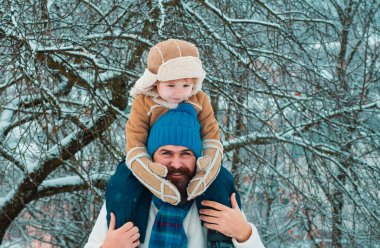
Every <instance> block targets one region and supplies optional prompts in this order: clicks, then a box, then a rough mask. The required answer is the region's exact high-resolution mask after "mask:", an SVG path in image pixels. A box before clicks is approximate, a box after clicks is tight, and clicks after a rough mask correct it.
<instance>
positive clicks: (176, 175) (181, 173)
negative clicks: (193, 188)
mask: <svg viewBox="0 0 380 248" xmlns="http://www.w3.org/2000/svg"><path fill="white" fill-rule="evenodd" d="M167 169H168V174H167V176H166V179H168V180H169V181H170V182H171V183H172V184H173V185H174V186H176V187H177V189H178V191H179V193H180V194H181V202H180V203H179V204H184V203H187V202H188V200H187V185H189V182H190V180H191V178H192V177H193V176H194V174H195V171H191V170H190V169H189V168H186V167H181V168H173V167H171V166H168V167H167Z"/></svg>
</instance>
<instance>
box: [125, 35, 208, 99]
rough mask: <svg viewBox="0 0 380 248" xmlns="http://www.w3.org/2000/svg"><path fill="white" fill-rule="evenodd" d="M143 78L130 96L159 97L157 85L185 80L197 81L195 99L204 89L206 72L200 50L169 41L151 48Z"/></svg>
mask: <svg viewBox="0 0 380 248" xmlns="http://www.w3.org/2000/svg"><path fill="white" fill-rule="evenodd" d="M147 67H148V68H146V69H145V71H144V74H143V75H142V76H141V77H140V78H139V79H138V80H137V81H136V83H135V85H134V86H133V88H132V89H131V93H130V94H131V96H133V97H135V96H136V95H139V94H143V95H147V96H152V97H158V93H157V90H156V88H155V87H154V84H155V83H156V82H157V81H170V80H176V79H182V78H195V79H196V83H195V85H194V87H193V91H192V95H195V94H197V93H198V92H199V91H200V90H201V88H202V82H203V79H204V78H205V76H206V72H205V71H204V70H203V66H202V62H201V60H200V59H199V53H198V49H197V47H196V46H195V45H194V44H192V43H190V42H187V41H184V40H176V39H169V40H165V41H162V42H160V43H158V44H157V45H155V46H154V47H152V48H151V49H150V51H149V54H148V58H147Z"/></svg>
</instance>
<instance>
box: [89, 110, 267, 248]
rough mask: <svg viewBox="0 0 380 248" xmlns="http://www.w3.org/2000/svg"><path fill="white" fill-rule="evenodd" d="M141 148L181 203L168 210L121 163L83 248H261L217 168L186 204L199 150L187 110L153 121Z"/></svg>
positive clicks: (225, 177) (192, 119) (228, 181)
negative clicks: (206, 185)
mask: <svg viewBox="0 0 380 248" xmlns="http://www.w3.org/2000/svg"><path fill="white" fill-rule="evenodd" d="M147 148H148V152H149V153H150V155H151V156H152V157H153V161H154V162H155V163H159V164H162V165H164V166H165V167H166V168H167V177H166V178H167V179H168V180H170V181H171V182H172V183H173V184H174V185H175V186H176V187H177V188H178V190H179V192H180V194H181V199H182V201H181V203H180V204H179V205H178V206H173V205H170V204H168V203H165V202H162V201H161V200H160V199H159V198H157V197H155V196H152V193H150V191H149V190H147V189H146V188H145V187H143V186H142V184H141V183H139V182H138V181H137V179H135V178H134V177H133V175H132V174H131V171H130V170H128V169H127V167H126V166H125V164H123V163H121V164H120V165H119V166H118V168H117V170H116V172H115V174H114V175H113V176H112V177H111V179H110V181H109V183H108V185H107V191H106V203H105V206H103V208H102V210H101V212H100V214H99V217H98V219H97V221H96V223H95V227H94V229H93V230H92V232H91V235H90V237H89V241H88V243H87V244H86V246H85V247H86V248H90V247H103V248H107V247H112V248H117V247H150V248H152V247H189V248H200V247H207V246H208V245H210V244H215V245H216V246H215V247H222V246H221V245H223V244H224V245H226V244H228V243H230V244H231V245H230V246H227V247H232V246H233V247H237V248H240V247H241V248H245V247H247V248H248V247H250V248H255V247H258V248H261V247H264V246H263V244H262V242H261V240H260V236H259V234H258V232H257V229H256V227H255V226H254V225H253V224H251V223H248V222H247V221H246V220H245V217H244V215H243V213H242V212H241V211H240V209H239V205H238V202H239V200H240V199H239V198H238V197H236V194H235V193H233V192H234V191H235V189H234V187H231V184H232V182H233V179H232V176H231V175H230V174H229V173H228V171H227V170H226V169H224V168H223V167H222V169H221V171H220V172H219V174H218V177H217V178H216V179H215V181H214V182H213V183H212V184H211V186H210V188H209V189H208V190H207V191H206V192H205V194H203V195H201V196H199V197H197V198H196V199H195V201H190V202H188V201H187V197H186V188H187V185H188V183H189V182H190V180H191V178H192V177H193V175H194V173H195V170H196V156H195V154H199V153H201V151H200V150H199V149H202V146H201V138H200V125H199V122H198V119H197V116H196V112H195V110H194V108H193V107H192V106H191V105H190V104H187V103H184V104H181V105H179V106H178V107H177V109H172V110H169V111H168V112H167V113H166V114H164V115H163V116H161V117H160V118H159V119H158V120H157V121H156V123H155V124H154V125H153V126H152V128H151V130H150V133H149V137H148V146H147ZM120 182H123V183H125V185H123V186H120V185H121V184H120ZM232 186H233V185H232ZM226 192H228V193H229V195H230V197H228V198H229V199H228V200H227V202H225V201H223V199H222V200H221V201H219V199H218V197H217V196H218V195H226ZM231 193H232V194H231ZM215 197H216V198H215ZM204 199H209V200H204ZM210 199H211V200H212V199H215V200H218V201H219V202H221V203H223V204H221V203H218V202H216V201H210ZM229 206H231V207H229ZM107 217H108V219H109V221H108V223H109V228H108V225H107ZM202 223H203V226H202ZM210 230H211V231H210ZM216 231H217V232H216ZM220 233H221V234H223V235H224V236H223V235H218V234H220ZM215 237H216V238H215ZM220 237H227V239H223V238H220ZM223 247H226V246H223Z"/></svg>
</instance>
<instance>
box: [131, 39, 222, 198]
mask: <svg viewBox="0 0 380 248" xmlns="http://www.w3.org/2000/svg"><path fill="white" fill-rule="evenodd" d="M205 75H206V72H205V71H204V70H203V68H202V62H201V61H200V59H199V53H198V49H197V48H196V47H195V46H194V45H193V44H191V43H189V42H186V41H183V40H176V39H169V40H166V41H163V42H160V43H158V44H157V45H155V46H154V47H152V48H151V49H150V51H149V54H148V58H147V69H146V70H145V72H144V74H143V75H142V76H141V77H140V78H139V79H138V80H137V82H136V84H135V86H134V87H133V88H132V90H131V95H132V96H133V97H134V101H133V103H132V108H131V113H130V118H129V120H128V122H127V124H126V144H127V157H126V164H127V166H128V167H129V168H130V169H131V170H132V172H133V174H134V175H135V176H136V178H137V179H138V180H139V181H140V182H141V183H142V184H144V185H145V187H147V188H148V189H149V190H150V191H151V192H152V193H153V194H154V195H155V196H157V197H158V198H160V199H161V200H163V201H165V202H168V203H170V204H173V205H177V204H178V203H179V202H181V195H180V193H179V192H178V190H177V188H176V187H175V186H174V185H173V184H172V183H171V182H170V181H168V180H166V179H165V176H166V174H167V169H166V167H165V166H162V165H160V164H158V163H154V162H152V160H151V156H153V154H149V153H148V152H147V149H146V145H147V144H146V142H147V136H148V132H149V128H150V127H151V126H152V125H153V123H154V122H155V121H156V120H157V119H158V118H159V117H160V116H161V115H163V114H164V113H166V112H167V111H168V110H169V109H174V108H176V107H177V106H178V104H180V103H182V102H187V103H190V104H192V105H193V106H194V108H195V109H196V111H197V117H198V120H199V122H200V124H201V133H202V149H203V156H202V155H201V154H196V157H197V169H196V174H195V176H194V177H193V179H192V180H191V181H190V183H189V186H188V188H187V193H188V200H191V199H194V198H195V197H197V196H198V195H200V194H202V193H203V192H204V191H205V190H206V189H207V188H208V187H209V186H210V184H211V183H212V182H213V180H214V179H215V178H216V176H217V175H218V173H219V170H220V167H221V161H222V156H223V146H222V144H221V143H220V132H219V125H218V122H217V120H216V119H215V117H214V112H213V109H212V106H211V104H210V102H209V98H208V96H207V95H206V94H205V93H204V92H203V91H201V88H202V81H203V79H204V78H205ZM178 138H179V139H180V138H181V137H178ZM173 145H176V144H173Z"/></svg>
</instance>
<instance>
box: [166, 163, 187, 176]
mask: <svg viewBox="0 0 380 248" xmlns="http://www.w3.org/2000/svg"><path fill="white" fill-rule="evenodd" d="M167 169H168V175H170V174H173V173H180V174H183V175H188V176H193V173H192V172H191V171H190V169H189V168H186V167H180V168H174V167H172V166H170V165H169V166H167Z"/></svg>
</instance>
